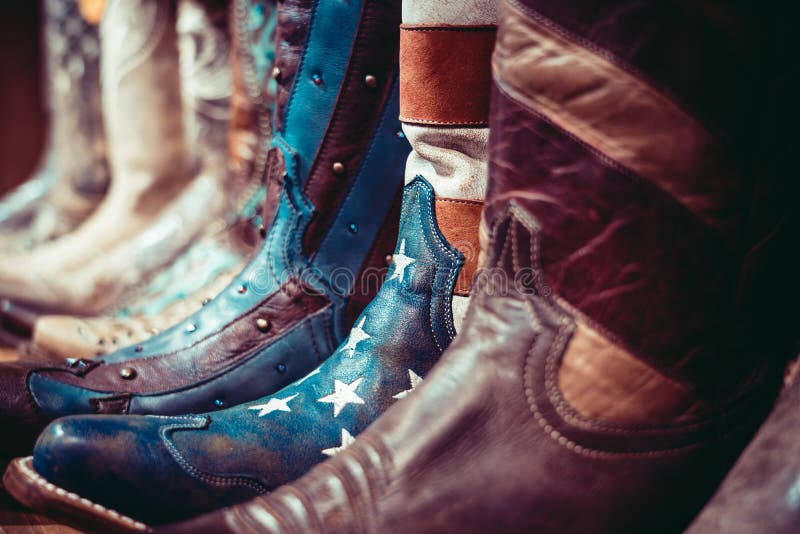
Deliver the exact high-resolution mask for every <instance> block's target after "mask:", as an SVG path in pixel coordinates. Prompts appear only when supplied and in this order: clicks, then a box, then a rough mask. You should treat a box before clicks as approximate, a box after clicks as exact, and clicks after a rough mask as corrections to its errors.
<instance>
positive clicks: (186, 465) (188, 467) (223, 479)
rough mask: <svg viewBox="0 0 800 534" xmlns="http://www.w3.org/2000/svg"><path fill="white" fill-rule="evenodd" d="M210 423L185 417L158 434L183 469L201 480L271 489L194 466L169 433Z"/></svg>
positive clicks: (203, 418) (258, 491)
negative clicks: (181, 421) (206, 471)
mask: <svg viewBox="0 0 800 534" xmlns="http://www.w3.org/2000/svg"><path fill="white" fill-rule="evenodd" d="M190 421H191V422H190ZM207 425H208V418H207V417H195V418H192V419H189V418H185V419H184V422H183V423H174V424H172V425H165V426H162V427H161V428H159V430H158V434H159V436H160V437H161V440H162V442H163V443H164V445H166V447H167V450H168V451H169V453H170V455H171V456H172V458H173V459H174V460H175V461H176V462H177V463H178V465H179V466H180V468H181V469H183V470H184V472H186V474H187V475H189V476H190V477H192V478H195V479H197V480H199V481H201V482H205V483H206V484H209V485H211V486H216V487H231V486H241V487H245V488H249V489H251V490H253V491H255V492H256V493H258V494H262V493H267V492H268V491H269V490H268V489H267V488H266V487H265V486H264V485H263V484H261V483H259V482H257V481H255V480H252V479H250V478H246V477H238V476H223V475H210V474H208V473H205V472H204V471H201V470H200V469H198V468H196V467H194V466H193V465H192V464H191V463H190V462H189V461H188V460H186V459H185V458H184V457H183V455H182V454H181V452H180V451H179V450H178V448H177V447H176V446H175V445H174V444H173V443H172V441H170V439H169V436H168V435H167V434H168V433H171V432H172V431H173V430H199V429H202V428H205V427H206V426H207Z"/></svg>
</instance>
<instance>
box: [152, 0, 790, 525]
mask: <svg viewBox="0 0 800 534" xmlns="http://www.w3.org/2000/svg"><path fill="white" fill-rule="evenodd" d="M704 7H705V6H697V8H696V9H692V10H690V11H687V10H683V9H680V8H678V7H677V6H665V5H663V4H659V5H655V4H647V5H643V4H641V3H640V2H630V3H625V2H623V3H616V4H614V5H613V6H607V4H603V3H591V2H587V3H577V4H576V3H569V4H565V3H553V2H539V1H537V0H525V1H524V2H522V1H517V0H504V1H503V2H501V7H500V15H499V30H498V39H497V44H496V48H495V51H494V57H493V63H494V75H495V86H494V87H495V89H494V94H493V99H492V112H491V122H490V129H491V136H490V168H489V188H488V193H487V199H486V207H485V210H484V221H485V223H486V230H487V232H486V235H487V237H488V239H487V242H486V246H485V249H484V253H485V257H486V262H485V264H484V268H483V269H482V270H481V271H479V273H478V275H477V276H476V278H475V280H474V281H473V284H474V285H475V287H476V289H475V292H474V294H473V296H472V300H471V302H470V307H469V309H468V311H467V316H466V318H465V323H464V327H463V328H462V330H461V332H460V333H459V336H458V337H457V338H456V340H455V341H454V342H453V344H452V345H451V346H450V348H449V349H448V350H447V351H446V352H445V354H444V355H443V356H442V359H441V360H440V362H439V363H438V364H437V365H436V366H435V367H434V369H433V370H432V371H431V373H430V374H429V375H428V377H427V378H426V379H425V382H424V383H423V384H421V385H420V386H419V387H417V388H416V391H414V392H413V393H412V394H411V395H409V396H408V398H406V399H404V400H402V401H401V402H399V403H397V404H395V405H394V406H392V407H391V408H389V410H387V412H386V413H384V414H383V415H382V416H381V417H380V418H379V419H378V420H377V421H376V422H375V423H373V424H372V425H371V426H370V428H368V429H367V430H366V431H365V432H364V433H363V434H361V436H359V437H358V438H356V439H355V441H354V442H353V443H352V444H351V445H350V446H349V447H348V448H347V449H346V450H343V451H341V452H340V453H339V454H337V455H336V457H334V458H332V459H330V460H328V461H326V462H325V463H323V464H321V465H319V466H317V467H316V468H314V469H313V470H311V471H310V472H309V473H308V474H307V475H305V476H304V477H302V478H300V479H299V480H297V481H296V482H294V483H292V484H290V485H287V486H284V487H283V488H280V489H278V490H277V491H275V492H273V493H271V494H269V495H267V496H263V497H257V498H255V499H254V500H251V501H250V502H248V503H246V504H242V505H238V506H234V507H231V508H229V509H227V510H224V511H221V512H215V513H211V514H208V515H206V516H203V517H201V518H198V519H196V520H193V521H189V522H186V523H183V524H179V525H176V526H174V527H172V528H169V529H165V530H164V531H165V532H199V531H202V532H211V531H213V532H401V531H402V532H654V531H656V532H662V531H663V532H678V531H680V530H681V529H683V528H685V527H686V526H687V525H688V523H689V522H690V521H691V519H692V517H693V515H694V514H695V513H696V512H697V510H698V509H699V508H700V507H701V506H702V504H703V502H704V501H705V500H706V499H707V498H708V496H709V494H710V493H711V492H712V491H713V488H714V486H715V485H716V484H717V483H718V481H719V480H720V478H721V476H722V475H723V473H724V472H725V469H726V468H727V466H729V465H730V463H731V462H732V461H733V460H734V459H735V457H736V455H737V454H738V453H739V451H740V450H741V448H742V447H743V446H744V444H745V443H746V442H747V440H748V439H749V437H750V436H751V434H752V432H753V431H754V430H755V428H756V426H757V425H758V424H759V422H760V421H761V420H762V418H763V415H764V412H765V410H766V408H767V407H768V405H769V403H770V401H771V400H772V398H773V397H774V395H775V392H776V388H777V386H778V385H779V374H780V371H779V369H780V368H781V366H780V365H777V364H778V363H779V361H780V360H781V359H782V357H783V356H784V354H783V352H782V350H779V349H781V348H785V346H784V344H781V343H776V342H775V341H774V340H776V339H777V338H779V337H783V338H785V337H786V336H784V335H781V334H780V332H771V331H769V330H767V331H762V332H760V335H759V336H755V337H753V338H749V337H748V335H750V334H753V333H754V332H753V331H751V326H750V325H748V324H747V323H746V322H742V323H740V322H739V321H738V319H740V318H741V315H740V310H739V309H738V308H737V305H738V303H739V302H738V301H739V298H740V296H739V293H742V294H745V293H747V290H749V289H750V288H751V286H750V284H749V282H750V281H753V280H752V279H750V278H749V277H750V274H752V273H753V272H755V271H757V269H755V270H754V269H752V268H751V267H752V265H750V262H749V260H750V259H754V258H755V257H757V256H758V255H759V254H758V252H759V250H760V249H762V248H763V247H764V246H767V248H769V245H770V243H771V241H772V236H773V234H774V230H775V228H763V229H761V230H764V232H763V233H762V232H760V231H759V232H756V233H755V235H749V234H750V232H749V231H745V226H744V225H745V224H746V221H747V218H748V217H746V214H747V213H748V211H749V208H750V207H751V204H754V203H756V202H757V198H756V196H755V195H754V194H753V193H754V191H753V189H751V188H750V187H748V186H749V185H752V176H751V175H750V174H749V173H748V172H747V166H746V165H745V164H744V163H743V161H742V160H741V159H740V158H742V157H743V156H744V157H746V152H744V151H734V150H732V146H731V145H730V142H731V138H727V137H725V136H723V135H721V134H720V132H727V133H729V134H731V135H734V134H735V137H733V139H737V140H745V141H747V140H751V139H748V138H747V135H748V133H752V132H754V131H755V130H751V129H750V128H749V127H750V126H751V124H750V120H751V119H753V117H752V116H748V114H747V113H744V114H739V110H740V109H742V108H743V107H746V106H739V104H740V103H741V102H740V100H739V99H740V98H744V97H745V95H748V96H749V94H750V92H749V91H748V90H746V89H747V88H748V87H752V85H749V84H752V83H754V82H756V81H757V80H758V77H757V76H753V74H754V69H757V68H758V66H759V62H758V59H760V58H759V52H760V51H759V50H758V49H756V50H754V49H753V44H754V42H753V41H752V40H751V39H752V38H753V34H751V33H747V37H744V36H743V34H742V33H740V31H741V29H742V28H749V27H750V26H749V25H750V24H756V23H757V22H758V18H757V17H756V15H757V13H755V14H754V13H743V12H738V11H735V10H730V11H726V12H725V15H726V16H724V17H719V16H717V15H718V14H719V13H717V12H716V11H710V10H707V9H703V8H704ZM712 14H713V16H712ZM687 17H689V18H688V19H687ZM754 17H755V18H754ZM649 23H652V24H649ZM733 28H735V29H736V31H730V32H728V30H731V29H733ZM711 36H713V38H712V37H711ZM701 37H702V38H701ZM739 39H741V41H739ZM667 45H670V46H667ZM689 45H691V48H688V49H692V50H694V55H693V56H692V58H693V59H695V60H696V61H693V62H690V63H687V62H686V61H685V57H683V56H679V55H677V54H674V51H675V50H680V49H684V47H686V46H689ZM734 45H735V46H734ZM693 47H697V48H696V49H694V48H693ZM732 50H737V54H741V56H742V57H729V54H730V53H731V51H732ZM664 51H669V52H670V53H669V54H663V52H664ZM653 54H655V55H653ZM717 84H719V85H718V86H719V87H725V88H736V89H737V91H736V92H730V91H729V92H724V91H722V92H720V91H717V90H716V89H715V87H717ZM739 91H741V92H739ZM679 98H680V99H681V102H682V104H683V105H678V104H677V102H678V99H679ZM694 108H697V109H704V110H705V111H706V115H705V116H704V119H705V120H704V121H702V122H701V121H700V120H699V118H698V116H697V115H693V114H690V113H689V112H688V111H687V109H694ZM731 110H736V113H732V112H731ZM710 125H714V127H712V126H710ZM741 136H744V137H741ZM745 146H746V145H745ZM754 254H755V256H754ZM761 311H762V315H763V310H761ZM768 323H769V322H768V321H761V322H760V323H759V325H760V326H761V325H765V324H768ZM771 328H772V327H771ZM772 334H776V336H775V337H770V336H771V335H772ZM792 335H794V333H792ZM749 339H755V340H757V341H748V340H749ZM754 348H758V350H752V349H754ZM776 371H778V372H776ZM267 461H269V460H267Z"/></svg>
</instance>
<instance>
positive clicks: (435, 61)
mask: <svg viewBox="0 0 800 534" xmlns="http://www.w3.org/2000/svg"><path fill="white" fill-rule="evenodd" d="M496 31H497V27H496V26H454V25H423V24H419V25H411V24H403V25H402V26H401V28H400V69H401V73H402V74H401V75H400V99H401V102H402V103H401V105H400V120H401V121H403V122H407V123H412V124H423V125H425V124H427V125H440V126H488V124H489V90H490V88H491V62H490V58H491V56H492V49H493V48H494V40H495V33H496ZM434 95H435V96H434Z"/></svg>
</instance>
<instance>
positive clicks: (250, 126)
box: [24, 0, 275, 359]
mask: <svg viewBox="0 0 800 534" xmlns="http://www.w3.org/2000/svg"><path fill="white" fill-rule="evenodd" d="M250 4H251V3H250V2H246V1H243V0H237V1H236V2H234V3H233V4H232V6H231V16H230V24H231V37H232V38H231V50H232V53H231V65H232V67H233V69H232V78H233V89H234V90H233V94H232V96H231V98H230V108H231V109H230V116H231V120H230V129H229V131H228V159H229V161H226V162H225V164H227V165H230V174H229V179H230V186H229V187H227V188H226V196H227V197H228V200H229V201H230V204H231V206H230V208H229V209H228V210H226V211H227V214H226V217H225V218H224V219H221V220H219V221H217V222H216V223H213V224H212V225H211V226H219V227H221V228H220V229H219V230H218V231H213V230H210V231H209V235H208V236H206V237H204V238H202V239H200V240H199V241H197V242H196V243H195V244H193V245H192V246H191V247H190V248H189V249H188V250H187V251H186V252H185V253H184V254H182V255H181V256H180V257H179V258H177V259H176V260H175V261H174V262H173V263H172V264H171V265H170V267H169V268H168V269H166V270H165V271H164V272H161V273H159V274H158V276H157V277H156V278H154V279H153V280H152V281H151V282H150V283H148V284H147V285H146V286H145V287H143V288H141V289H140V290H137V291H136V292H135V293H134V294H133V295H131V296H130V298H128V299H125V300H124V301H122V302H119V303H118V304H117V305H116V306H115V310H114V311H113V313H109V314H106V315H103V316H100V317H93V318H81V317H73V316H69V315H51V316H44V317H40V318H38V320H36V321H35V325H34V326H33V333H32V336H31V342H30V344H28V345H26V346H25V348H24V352H25V356H26V357H29V356H30V357H36V358H47V359H63V358H68V357H72V358H93V357H95V356H98V355H104V354H108V353H109V352H112V351H114V350H117V349H119V348H122V347H126V346H128V345H134V344H137V343H139V342H141V341H144V340H145V339H146V338H148V337H151V336H152V335H154V333H158V332H159V331H162V330H164V329H166V328H169V327H170V326H172V325H174V324H176V323H178V322H180V321H182V320H183V319H185V318H186V317H188V316H189V315H191V314H192V313H194V312H195V311H197V310H198V309H200V307H201V306H202V305H203V304H204V303H205V302H208V301H209V300H210V299H211V298H213V297H214V296H216V295H217V294H218V293H219V292H220V291H221V290H222V289H224V288H225V286H227V285H228V283H229V282H230V281H231V280H233V278H234V277H235V276H236V274H237V273H239V272H240V271H241V270H242V268H243V267H244V265H245V263H246V257H247V256H249V254H250V253H251V252H252V249H253V246H254V245H255V243H256V235H255V230H256V229H257V225H258V224H260V222H259V221H260V219H259V218H258V216H257V213H256V212H257V209H256V207H257V204H256V202H257V201H258V199H260V198H263V190H261V189H260V188H261V184H262V181H263V173H264V165H265V163H266V153H267V147H268V142H269V137H270V132H271V129H270V118H271V109H272V105H273V101H274V96H273V95H274V91H272V92H270V91H268V90H267V87H268V84H267V82H266V79H267V75H268V70H269V69H268V67H269V66H270V65H271V63H272V61H273V58H274V50H273V46H272V38H271V36H272V35H273V34H274V28H275V10H274V7H273V4H272V3H271V2H264V1H260V2H254V3H252V5H250ZM192 6H193V4H188V5H186V4H180V5H179V7H184V9H183V11H179V22H178V28H179V30H180V29H181V27H182V26H183V27H187V26H188V27H189V28H191V25H190V24H191V23H192V21H203V20H207V17H203V16H202V15H203V13H205V12H207V11H206V10H204V11H202V12H198V11H197V9H196V6H195V7H192ZM186 7H189V8H190V9H186ZM211 13H212V14H213V11H212V12H211ZM181 17H183V18H184V20H186V19H188V20H187V21H186V22H184V23H183V24H182V23H181V21H180V18H181ZM208 26H209V24H208V23H206V24H202V25H201V28H203V27H206V28H207V27H208ZM183 33H184V34H186V37H187V38H186V39H185V41H189V42H191V43H195V42H198V43H200V44H199V45H198V46H197V48H198V49H200V50H207V49H209V47H210V48H211V49H217V50H219V49H222V50H224V48H225V47H224V46H219V45H218V43H215V42H214V41H215V39H209V38H204V36H206V35H208V34H209V33H210V32H209V31H208V30H207V29H206V30H204V31H199V30H194V31H191V32H190V31H185V32H183ZM192 36H194V39H190V38H191V37H192ZM209 41H210V42H209ZM194 47H195V45H194V44H192V45H191V46H187V47H186V48H189V49H190V51H191V50H193V49H194ZM193 55H194V54H191V56H193ZM217 61H218V59H217V60H216V61H205V62H203V63H206V64H213V63H215V62H217ZM256 61H258V65H256ZM195 64H197V62H195ZM186 70H189V71H190V72H189V73H188V74H187V75H186V76H185V77H184V80H185V81H184V87H194V86H196V85H201V86H208V85H213V84H208V83H201V82H202V80H203V78H204V77H208V74H206V75H204V70H205V71H209V70H210V73H209V74H211V75H214V74H215V72H216V70H218V69H199V68H196V67H195V68H192V69H186ZM192 71H197V72H192ZM217 77H218V76H217ZM185 92H189V93H191V92H192V89H187V91H185ZM191 100H192V101H194V102H195V104H193V106H192V107H193V108H194V109H195V111H194V112H193V113H191V114H190V115H191V116H197V117H200V118H201V119H203V120H204V121H205V123H206V124H205V126H204V128H203V129H204V130H205V131H207V132H210V133H211V136H210V137H213V138H214V139H213V142H209V141H210V139H209V135H204V136H201V137H200V139H205V141H203V143H198V145H203V144H205V145H208V146H206V147H205V148H204V149H203V147H202V146H198V147H197V149H196V150H194V151H193V153H194V154H198V155H203V157H204V158H205V159H206V164H205V168H206V169H209V168H210V169H211V172H219V173H222V172H224V171H222V170H221V169H219V166H220V161H219V160H220V158H218V157H216V154H218V153H219V152H220V147H222V146H224V145H225V142H224V141H225V140H221V139H218V135H217V132H219V130H220V128H219V127H218V125H217V124H214V123H212V124H211V125H210V126H212V127H209V125H208V123H209V122H210V121H211V120H212V119H213V117H214V116H220V115H222V114H221V113H220V111H219V110H218V109H217V110H213V112H205V113H204V112H203V110H204V109H207V108H208V107H209V106H208V104H207V103H208V102H209V101H212V100H213V95H206V96H205V97H203V98H194V99H191ZM209 117H211V118H209ZM194 123H195V124H198V123H199V124H200V125H203V122H201V121H199V120H195V121H194ZM189 137H193V138H197V137H198V136H196V135H192V134H191V132H190V135H189ZM212 145H218V146H212ZM209 154H211V155H212V158H213V159H212V158H209V156H208V155H209ZM206 172H208V171H206ZM254 201H255V202H254ZM254 225H255V227H254Z"/></svg>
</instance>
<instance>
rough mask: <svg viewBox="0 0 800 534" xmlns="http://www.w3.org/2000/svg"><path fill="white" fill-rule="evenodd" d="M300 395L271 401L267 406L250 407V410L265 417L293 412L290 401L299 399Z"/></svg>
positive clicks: (296, 394)
mask: <svg viewBox="0 0 800 534" xmlns="http://www.w3.org/2000/svg"><path fill="white" fill-rule="evenodd" d="M298 395H299V393H295V394H294V395H290V396H288V397H286V398H285V399H270V400H269V401H268V402H267V403H266V404H258V405H256V406H250V407H248V408H247V409H248V410H259V412H258V416H259V417H264V416H265V415H267V414H268V413H272V412H276V411H278V412H291V411H292V409H291V408H289V401H290V400H292V399H294V398H295V397H297V396H298Z"/></svg>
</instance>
